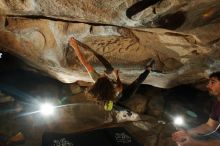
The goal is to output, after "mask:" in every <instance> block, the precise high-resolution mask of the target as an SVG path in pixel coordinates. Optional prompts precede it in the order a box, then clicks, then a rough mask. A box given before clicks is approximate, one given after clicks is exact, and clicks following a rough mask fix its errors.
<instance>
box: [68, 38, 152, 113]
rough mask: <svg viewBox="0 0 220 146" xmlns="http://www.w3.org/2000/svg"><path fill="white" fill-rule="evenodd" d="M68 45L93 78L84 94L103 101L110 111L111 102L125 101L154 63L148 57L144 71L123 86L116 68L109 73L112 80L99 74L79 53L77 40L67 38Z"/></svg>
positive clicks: (105, 107) (94, 99)
mask: <svg viewBox="0 0 220 146" xmlns="http://www.w3.org/2000/svg"><path fill="white" fill-rule="evenodd" d="M69 44H70V46H71V47H72V48H73V49H74V51H75V53H76V55H77V57H78V59H79V60H80V62H81V63H82V64H83V66H84V67H85V68H86V70H87V72H88V73H89V75H90V77H91V78H92V79H93V82H94V84H93V85H92V86H90V87H89V88H88V89H87V90H86V96H87V97H88V98H89V99H90V100H93V101H96V102H98V103H100V104H102V103H104V109H105V110H107V111H111V110H112V108H113V103H117V102H121V101H125V100H126V99H128V98H129V97H131V96H132V95H133V94H134V93H135V92H136V90H137V88H138V87H139V86H140V84H141V83H142V82H143V81H144V80H145V79H146V77H147V76H148V74H149V73H150V71H151V67H152V65H153V63H154V60H153V59H150V61H149V63H148V64H149V65H148V66H147V67H146V69H145V71H144V72H143V73H142V74H141V75H140V76H139V77H138V78H137V79H136V80H135V81H133V82H132V83H131V84H130V85H128V86H127V87H124V86H123V85H122V83H121V81H120V78H119V75H118V70H113V71H112V72H111V73H112V75H113V76H114V78H115V79H114V80H112V79H110V78H109V77H108V75H106V74H104V75H99V74H98V73H97V72H96V71H95V69H94V68H93V66H92V65H91V64H89V63H88V62H87V60H86V59H85V58H84V56H83V54H82V53H81V51H80V49H79V46H78V43H77V40H75V38H73V37H71V38H70V39H69Z"/></svg>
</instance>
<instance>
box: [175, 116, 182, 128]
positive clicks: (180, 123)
mask: <svg viewBox="0 0 220 146" xmlns="http://www.w3.org/2000/svg"><path fill="white" fill-rule="evenodd" d="M174 124H175V125H178V126H181V125H183V124H184V120H183V117H180V116H178V117H175V118H174Z"/></svg>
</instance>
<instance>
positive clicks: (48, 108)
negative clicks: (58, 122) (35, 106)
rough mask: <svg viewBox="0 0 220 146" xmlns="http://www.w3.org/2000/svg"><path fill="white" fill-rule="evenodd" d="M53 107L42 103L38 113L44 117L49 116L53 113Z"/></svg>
mask: <svg viewBox="0 0 220 146" xmlns="http://www.w3.org/2000/svg"><path fill="white" fill-rule="evenodd" d="M54 108H55V107H54V106H53V105H52V104H50V103H44V104H42V105H41V106H40V113H41V114H42V115H44V116H49V115H52V114H53V113H54Z"/></svg>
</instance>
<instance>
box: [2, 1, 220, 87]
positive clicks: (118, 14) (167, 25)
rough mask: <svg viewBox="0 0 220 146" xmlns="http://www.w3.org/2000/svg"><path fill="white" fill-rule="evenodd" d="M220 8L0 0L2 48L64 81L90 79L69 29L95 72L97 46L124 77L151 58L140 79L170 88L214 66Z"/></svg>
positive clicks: (131, 77)
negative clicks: (146, 73)
mask: <svg viewBox="0 0 220 146" xmlns="http://www.w3.org/2000/svg"><path fill="white" fill-rule="evenodd" d="M219 11H220V1H218V0H210V1H206V0H200V1H188V0H162V1H159V0H150V1H138V0H129V1H125V0H120V1H119V0H110V1H103V0H83V1H78V0H77V1H76V0H63V1H57V0H47V1H43V0H38V1H34V0H16V1H14V0H13V1H12V0H1V1H0V15H1V17H0V50H1V51H2V52H4V51H6V52H9V53H11V54H13V55H15V56H17V57H19V58H21V59H22V60H24V61H25V62H27V63H28V64H29V65H31V66H32V67H34V68H36V69H38V70H39V71H41V72H44V73H47V74H49V75H50V76H52V77H55V78H57V79H58V80H60V81H62V82H64V83H72V82H75V81H77V80H83V81H91V79H90V78H89V76H88V75H87V73H86V71H85V69H84V68H83V66H82V65H81V64H80V62H79V61H78V59H77V57H76V56H75V53H74V52H73V51H72V49H71V48H70V47H68V39H69V38H70V37H71V36H74V37H75V38H76V39H77V40H79V41H80V42H81V43H80V46H81V49H82V51H83V53H85V56H86V58H87V59H88V60H89V62H90V63H92V64H93V65H94V66H95V69H96V70H97V71H98V72H99V73H101V74H102V73H103V70H104V67H103V65H102V64H101V63H100V62H99V61H98V60H97V58H96V57H95V56H94V52H95V53H98V54H100V55H101V56H103V57H104V58H106V59H107V60H108V61H109V62H110V63H111V64H112V65H113V66H114V67H115V68H118V69H119V70H120V76H121V79H122V81H123V82H124V83H129V82H132V81H133V80H134V79H135V78H136V77H137V76H138V75H139V74H140V73H141V72H142V71H143V70H144V68H145V65H146V63H147V60H148V59H149V58H154V59H155V60H156V65H155V69H156V70H157V71H153V72H151V73H150V75H149V77H148V78H147V79H146V80H145V82H144V83H145V84H150V85H153V86H157V87H162V88H170V87H174V86H177V85H179V84H186V83H197V82H200V81H203V80H205V79H206V78H207V76H208V74H209V73H210V72H212V71H217V70H219V67H220V64H219V63H220V62H219V58H220V55H219V54H220V52H219V43H220V42H219V34H220V31H219V27H220V22H219Z"/></svg>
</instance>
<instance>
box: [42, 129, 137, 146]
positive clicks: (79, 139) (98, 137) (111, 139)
mask: <svg viewBox="0 0 220 146" xmlns="http://www.w3.org/2000/svg"><path fill="white" fill-rule="evenodd" d="M42 146H141V145H140V144H139V143H138V142H137V141H136V140H135V139H134V138H133V137H132V136H131V135H130V134H129V133H128V132H127V131H126V130H125V129H124V128H122V127H114V128H104V129H97V130H91V131H87V132H80V133H72V134H61V133H52V132H45V133H44V134H43V137H42Z"/></svg>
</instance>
